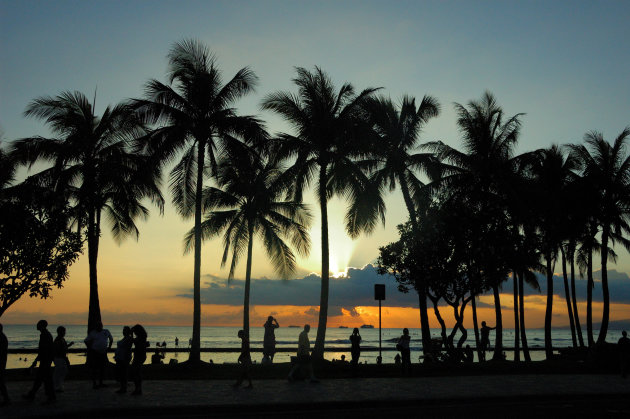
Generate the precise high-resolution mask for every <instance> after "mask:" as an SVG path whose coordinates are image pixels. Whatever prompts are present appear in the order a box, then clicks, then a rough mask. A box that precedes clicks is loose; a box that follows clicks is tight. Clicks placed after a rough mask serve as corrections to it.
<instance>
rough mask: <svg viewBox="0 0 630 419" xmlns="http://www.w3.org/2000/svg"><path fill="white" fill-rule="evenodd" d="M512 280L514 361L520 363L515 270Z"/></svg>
mask: <svg viewBox="0 0 630 419" xmlns="http://www.w3.org/2000/svg"><path fill="white" fill-rule="evenodd" d="M512 280H513V281H514V361H516V362H520V360H521V350H520V348H519V339H520V329H519V324H518V279H517V275H516V270H512Z"/></svg>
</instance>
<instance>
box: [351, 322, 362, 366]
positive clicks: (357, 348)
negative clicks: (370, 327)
mask: <svg viewBox="0 0 630 419" xmlns="http://www.w3.org/2000/svg"><path fill="white" fill-rule="evenodd" d="M350 344H351V347H350V354H351V355H352V361H351V362H352V365H353V366H354V367H356V366H357V364H358V363H359V357H360V356H361V335H360V334H359V329H358V328H356V327H355V328H354V329H353V330H352V334H351V335H350Z"/></svg>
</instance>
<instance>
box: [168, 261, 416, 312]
mask: <svg viewBox="0 0 630 419" xmlns="http://www.w3.org/2000/svg"><path fill="white" fill-rule="evenodd" d="M204 278H205V279H207V281H206V282H205V283H204V285H205V286H204V287H203V288H202V290H201V302H202V303H203V304H228V305H242V304H243V287H244V283H245V281H244V280H232V281H230V282H229V283H228V282H227V280H226V279H222V278H217V277H216V276H214V275H205V276H204ZM374 284H385V290H386V300H385V301H383V305H384V306H389V307H417V306H418V297H417V294H416V293H415V292H409V293H407V294H404V293H401V292H399V291H398V289H397V287H398V286H397V283H396V280H395V279H394V277H393V276H390V275H378V274H377V272H376V268H375V267H374V266H373V265H369V264H368V265H366V266H364V267H363V268H360V269H359V268H348V271H347V273H346V275H345V276H343V277H339V278H333V277H331V278H330V286H329V307H330V309H329V315H340V314H341V310H342V308H346V310H353V309H354V308H355V307H358V306H374V305H376V301H375V300H374ZM320 291H321V278H320V276H319V275H317V274H315V273H311V274H308V275H306V276H304V277H302V278H297V279H289V280H277V279H267V278H260V279H252V284H251V291H250V292H251V294H250V296H251V297H250V298H251V300H250V301H251V304H253V305H294V306H317V307H318V306H319V296H320ZM178 296H179V297H185V298H192V292H187V293H183V294H179V295H178Z"/></svg>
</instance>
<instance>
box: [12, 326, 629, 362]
mask: <svg viewBox="0 0 630 419" xmlns="http://www.w3.org/2000/svg"><path fill="white" fill-rule="evenodd" d="M56 328H57V325H54V324H53V325H50V326H49V327H48V330H50V332H51V333H52V335H53V337H54V336H56ZM105 328H106V329H109V331H110V332H111V334H112V335H113V337H114V345H113V348H115V347H116V342H117V341H118V340H119V339H121V338H122V326H116V325H108V326H105ZM146 330H147V333H148V336H149V337H148V340H149V342H150V347H151V348H155V347H156V343H158V342H160V343H161V342H166V345H167V346H166V347H167V348H181V349H184V350H185V349H187V348H188V340H189V338H190V337H191V336H192V327H188V326H146ZM238 330H239V328H238V327H202V328H201V347H202V348H239V347H240V339H238V337H237V336H236V334H237V332H238ZM301 331H302V328H301V327H280V328H279V329H276V341H277V344H276V347H277V348H290V349H297V338H298V335H299V333H300V332H301ZM4 333H5V334H6V336H7V338H8V340H9V349H34V348H37V344H38V342H39V332H38V331H37V330H36V329H35V325H11V324H7V325H4ZM360 333H361V337H362V342H361V347H362V348H367V347H373V348H378V328H374V329H360ZM552 333H553V334H552V336H553V347H554V348H566V347H569V346H571V331H570V330H569V329H564V328H558V329H554V330H553V332H552ZM351 334H352V329H351V328H329V329H328V330H327V331H326V348H327V349H328V350H327V351H326V353H325V358H326V359H330V360H332V359H340V358H341V355H345V356H346V358H347V359H350V339H349V337H350V335H351ZM401 334H402V329H399V328H396V329H391V328H388V329H382V348H383V362H384V363H393V362H394V357H395V356H396V353H397V352H396V351H395V347H396V342H397V340H398V338H399V337H400V335H401ZM409 334H410V335H411V360H412V362H418V359H419V358H418V357H419V356H420V355H421V354H422V342H421V335H420V329H409ZM431 334H432V336H433V337H436V338H437V337H439V335H440V331H439V330H438V329H432V330H431ZM316 335H317V328H312V329H311V331H310V333H309V336H310V339H311V347H312V346H313V345H314V343H315V336H316ZM618 335H620V332H619V331H615V330H611V331H610V332H609V339H608V340H609V341H611V342H616V341H617V339H618V337H619V336H618ZM85 336H86V328H85V326H73V325H70V326H66V341H67V342H68V343H69V342H74V346H73V347H72V348H73V349H77V348H79V349H83V348H85V345H84V344H83V339H85ZM250 336H251V347H252V349H255V348H262V343H263V336H264V328H262V327H253V328H251V329H250ZM176 337H177V338H178V339H179V345H178V346H177V347H176V346H175V338H176ZM494 339H495V336H494V331H493V332H491V333H490V341H491V343H492V344H494ZM527 339H528V344H529V347H530V348H534V349H535V348H542V347H544V330H543V329H528V330H527ZM474 341H475V338H474V333H473V331H472V329H471V330H469V332H468V340H467V341H466V343H467V344H470V345H471V346H473V347H474V346H475V343H474ZM503 345H504V346H506V347H512V346H513V345H514V330H513V329H504V331H503ZM505 352H506V357H507V359H513V351H507V350H506V351H505ZM292 355H294V353H293V352H278V353H276V355H275V358H274V362H289V361H290V357H291V356H292ZM531 355H532V359H534V360H540V359H543V358H544V352H543V351H532V352H531ZM377 356H378V352H376V351H375V352H365V351H364V352H362V354H361V362H368V363H370V364H373V363H376V357H377ZM34 357H35V355H34V354H19V353H16V354H9V358H8V360H7V368H24V367H28V366H29V365H30V363H31V362H32V361H33V359H34ZM109 357H110V360H112V362H113V353H110V354H109ZM69 358H70V363H71V364H78V363H84V362H85V356H84V355H83V354H70V356H69ZM171 358H173V359H177V360H178V361H185V360H186V359H188V354H187V353H186V352H167V353H166V358H165V360H164V362H166V363H168V362H169V360H170V359H171ZM237 358H238V353H237V352H227V353H223V352H221V353H217V352H202V353H201V359H202V360H203V361H206V362H209V361H210V360H212V361H213V362H215V363H234V362H236V360H237ZM261 358H262V354H261V353H260V352H256V353H252V359H253V360H254V361H256V362H260V359H261ZM149 359H150V357H149V358H148V359H147V362H149Z"/></svg>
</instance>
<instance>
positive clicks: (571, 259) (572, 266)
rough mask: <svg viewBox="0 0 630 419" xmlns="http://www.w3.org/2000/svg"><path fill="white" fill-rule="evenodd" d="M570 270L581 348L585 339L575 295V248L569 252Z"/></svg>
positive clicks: (575, 317) (574, 317)
mask: <svg viewBox="0 0 630 419" xmlns="http://www.w3.org/2000/svg"><path fill="white" fill-rule="evenodd" d="M569 258H570V261H571V263H570V269H571V297H572V298H571V300H572V303H573V319H574V320H575V330H576V332H577V337H578V342H579V343H580V347H583V346H584V338H583V337H582V325H580V316H579V315H578V308H577V297H576V294H575V246H573V247H572V248H571V251H570V252H569Z"/></svg>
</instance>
